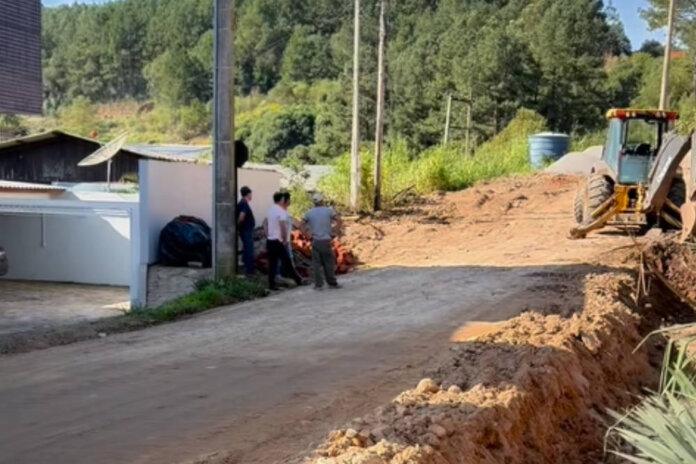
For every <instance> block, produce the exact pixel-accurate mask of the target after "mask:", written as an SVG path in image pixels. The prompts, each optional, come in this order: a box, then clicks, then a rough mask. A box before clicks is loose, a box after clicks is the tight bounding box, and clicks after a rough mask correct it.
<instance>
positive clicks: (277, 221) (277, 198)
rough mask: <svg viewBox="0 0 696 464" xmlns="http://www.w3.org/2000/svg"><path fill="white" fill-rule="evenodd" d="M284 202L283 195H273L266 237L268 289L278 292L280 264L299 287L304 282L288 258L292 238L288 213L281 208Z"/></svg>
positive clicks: (278, 193)
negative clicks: (289, 243)
mask: <svg viewBox="0 0 696 464" xmlns="http://www.w3.org/2000/svg"><path fill="white" fill-rule="evenodd" d="M283 201H284V196H283V194H282V193H280V192H277V193H274V194H273V203H274V204H273V206H271V208H270V209H269V210H268V219H267V220H268V225H267V236H266V252H267V253H268V288H270V289H271V290H277V289H278V286H277V285H276V281H275V280H276V273H275V270H276V269H277V268H278V262H280V263H281V264H282V266H283V269H285V272H286V274H288V276H289V277H291V278H292V279H293V280H294V281H295V283H296V284H297V285H302V284H303V283H304V281H303V280H302V277H300V275H299V274H298V273H297V271H296V270H295V266H293V265H292V261H290V256H288V250H287V244H288V237H289V236H290V233H289V227H290V225H289V224H288V213H287V212H286V211H285V209H283V207H282V206H281V205H282V203H283Z"/></svg>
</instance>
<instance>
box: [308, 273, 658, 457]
mask: <svg viewBox="0 0 696 464" xmlns="http://www.w3.org/2000/svg"><path fill="white" fill-rule="evenodd" d="M633 286H634V281H633V278H631V277H629V276H627V275H625V274H618V273H612V274H604V275H592V276H589V277H588V278H587V280H586V285H585V287H586V288H585V294H586V302H585V307H584V308H583V310H582V311H580V312H577V313H575V314H574V315H572V316H570V317H569V318H563V317H561V316H559V315H545V314H546V312H545V311H543V308H542V310H541V311H538V312H537V311H532V312H527V313H525V314H523V315H521V316H519V317H517V318H514V319H511V320H509V321H507V322H505V323H503V324H501V325H500V326H499V327H497V328H496V329H495V330H493V331H492V332H488V333H484V334H483V335H480V336H478V337H475V338H473V339H470V340H468V341H465V342H462V343H457V344H456V345H454V346H453V348H452V351H453V355H452V357H451V359H450V361H449V362H448V363H447V364H445V365H442V366H440V367H439V368H437V369H435V370H434V371H433V372H431V373H429V375H430V378H426V379H423V380H422V381H421V382H420V383H419V384H418V386H417V387H416V388H414V389H412V390H408V391H405V392H403V393H402V394H400V395H398V396H397V397H396V398H395V399H394V400H393V401H392V402H391V403H390V404H388V405H386V406H384V407H380V408H378V409H377V410H376V411H375V412H374V413H373V414H370V415H368V416H366V417H363V418H358V419H354V420H353V421H352V423H351V424H349V425H348V427H346V428H344V429H341V430H335V431H333V432H332V433H331V434H330V435H329V437H328V439H327V440H326V442H325V443H324V444H323V445H322V446H321V447H320V448H319V449H318V450H317V451H316V455H315V457H313V458H312V462H314V463H317V464H319V463H322V464H340V463H346V464H347V463H351V464H357V463H361V464H367V463H369V464H396V463H399V464H407V463H408V464H416V463H417V464H424V463H427V464H446V463H461V462H466V463H472V464H474V463H475V464H494V463H495V464H497V463H501V462H510V463H512V462H530V463H531V462H533V463H557V462H568V463H596V462H601V461H602V459H603V452H602V444H603V436H604V432H605V430H606V422H605V421H604V420H605V419H606V410H607V408H612V409H622V408H624V407H627V406H629V405H631V404H633V403H634V402H635V400H636V396H635V395H636V394H637V393H640V392H641V391H643V389H644V388H646V387H651V388H654V387H655V382H656V380H657V376H658V373H657V371H656V369H655V368H654V367H652V366H651V364H650V360H649V353H648V349H647V348H644V349H641V350H640V351H638V352H637V353H635V354H633V353H632V352H633V350H634V348H635V347H636V346H637V344H638V343H639V342H640V340H641V334H640V330H639V327H640V323H641V317H640V316H639V315H638V314H637V313H636V312H635V311H634V309H633V308H632V303H631V302H630V301H631V294H630V293H631V291H632V288H633Z"/></svg>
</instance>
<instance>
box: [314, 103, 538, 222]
mask: <svg viewBox="0 0 696 464" xmlns="http://www.w3.org/2000/svg"><path fill="white" fill-rule="evenodd" d="M545 127H546V121H545V119H544V118H543V117H541V116H539V115H538V114H537V113H535V112H533V111H529V110H525V109H522V110H520V111H519V112H518V114H517V116H516V117H515V118H514V119H513V120H512V121H511V122H510V124H509V125H508V126H507V127H506V128H505V129H504V130H503V131H501V132H500V133H499V134H498V135H497V136H495V137H493V138H492V139H491V140H489V141H488V142H486V143H484V144H482V145H481V146H479V147H478V148H477V149H476V152H475V154H474V155H473V156H467V155H466V153H465V150H464V146H463V145H462V144H459V143H451V144H449V145H446V146H438V147H434V148H431V149H429V150H426V151H425V152H423V153H421V154H420V155H419V156H417V157H415V158H414V157H412V156H410V154H409V152H408V150H407V147H406V145H405V144H404V143H403V142H395V143H393V144H391V145H389V146H388V147H387V149H386V150H385V154H384V159H383V167H382V175H383V178H382V194H383V197H384V203H385V206H387V207H389V206H391V204H392V203H393V202H394V201H396V200H398V197H399V195H400V194H401V193H402V192H404V191H406V190H409V189H413V190H414V191H416V192H418V193H421V194H426V193H431V192H435V191H455V190H462V189H465V188H468V187H470V186H472V185H474V184H476V183H477V182H480V181H483V180H489V179H494V178H496V177H501V176H506V175H511V174H519V173H525V172H530V171H531V167H530V165H529V157H528V141H527V140H528V137H529V136H530V135H531V134H534V133H536V132H539V131H542V130H544V128H545ZM373 167H374V156H373V154H372V153H371V152H368V151H364V152H362V153H361V174H362V176H361V186H360V193H361V195H360V198H361V204H360V208H361V209H362V210H369V209H371V194H372V190H373V187H374V180H373V175H372V171H373ZM319 187H320V189H321V190H322V191H323V192H324V193H325V194H326V195H327V196H328V197H329V198H330V199H331V200H332V201H334V202H336V203H338V204H341V205H348V202H349V196H350V157H349V156H348V155H347V154H346V155H343V156H341V157H340V158H339V159H338V160H337V162H336V164H335V171H334V173H333V174H332V175H330V176H328V177H326V178H324V179H323V180H322V181H320V184H319Z"/></svg>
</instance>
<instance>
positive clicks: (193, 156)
mask: <svg viewBox="0 0 696 464" xmlns="http://www.w3.org/2000/svg"><path fill="white" fill-rule="evenodd" d="M60 137H68V138H73V139H77V140H83V141H85V142H90V143H93V144H94V145H95V150H96V149H97V147H101V146H104V144H103V143H102V142H100V141H99V140H95V139H90V138H87V137H82V136H80V135H75V134H71V133H69V132H65V131H62V130H58V129H54V130H51V131H47V132H42V133H39V134H32V135H27V136H24V137H18V138H15V139H10V140H6V141H4V142H0V154H1V152H2V150H4V149H6V148H13V147H18V146H23V145H29V144H32V143H38V142H43V141H46V140H51V139H56V138H60ZM209 150H210V147H205V146H190V145H126V146H124V147H123V148H122V149H121V150H120V151H119V153H129V154H131V155H134V156H138V157H141V158H147V159H154V160H160V161H176V162H189V163H191V162H196V161H197V159H198V158H199V157H200V156H202V155H203V154H205V153H206V152H207V151H209ZM104 161H106V159H105V160H104Z"/></svg>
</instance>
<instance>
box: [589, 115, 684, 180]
mask: <svg viewBox="0 0 696 464" xmlns="http://www.w3.org/2000/svg"><path fill="white" fill-rule="evenodd" d="M677 118H678V115H677V113H674V112H666V111H656V110H622V109H614V110H610V111H609V112H608V113H607V119H608V120H609V130H608V132H607V141H606V143H605V145H604V151H603V153H602V162H601V163H599V165H598V166H595V168H594V169H593V172H601V173H602V174H604V175H606V176H609V177H610V178H611V180H612V181H613V182H614V183H615V184H620V185H639V184H645V183H646V182H647V180H648V176H649V174H650V169H651V168H652V165H653V163H654V161H655V157H656V156H657V153H658V151H659V149H660V146H661V145H662V139H663V136H664V134H666V133H667V131H668V130H669V128H670V127H669V126H670V124H672V123H673V121H675V120H676V119H677Z"/></svg>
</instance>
